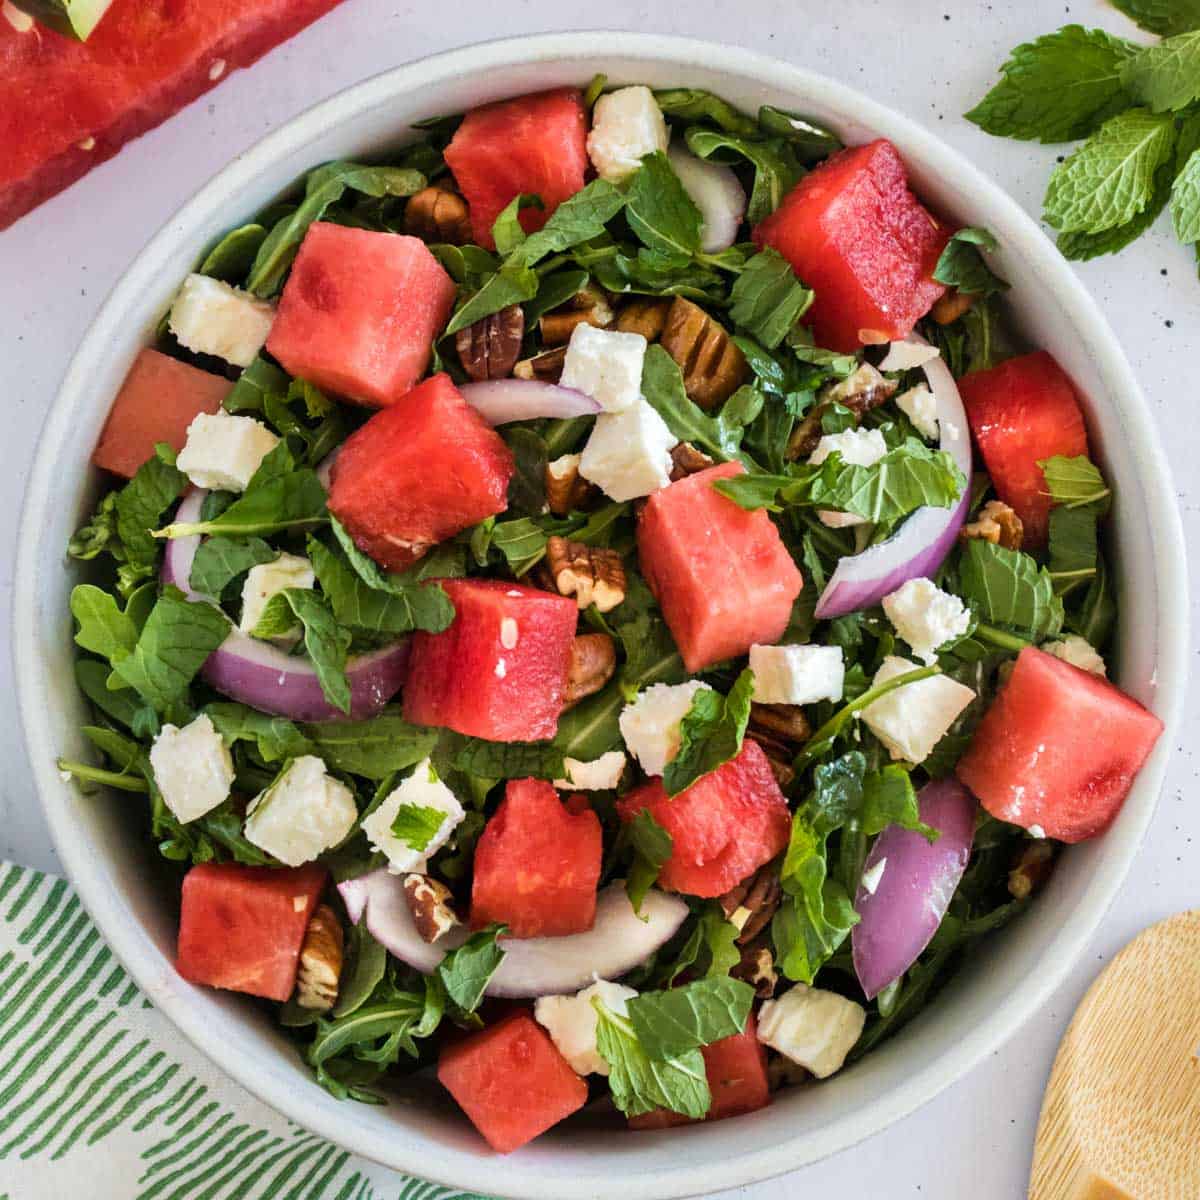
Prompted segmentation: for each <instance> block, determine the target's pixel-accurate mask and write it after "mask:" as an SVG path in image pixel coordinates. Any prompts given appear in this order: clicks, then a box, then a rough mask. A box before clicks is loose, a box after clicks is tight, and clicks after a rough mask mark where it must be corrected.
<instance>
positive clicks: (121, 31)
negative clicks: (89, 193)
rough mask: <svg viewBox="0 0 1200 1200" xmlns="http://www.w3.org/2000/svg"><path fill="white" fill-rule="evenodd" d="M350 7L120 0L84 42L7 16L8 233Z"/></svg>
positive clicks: (3, 183) (2, 186)
mask: <svg viewBox="0 0 1200 1200" xmlns="http://www.w3.org/2000/svg"><path fill="white" fill-rule="evenodd" d="M337 3H338V0H204V3H192V2H187V3H183V2H181V0H113V4H112V7H111V8H110V9H109V10H108V12H107V13H105V15H104V18H103V20H101V22H100V24H99V25H98V26H97V27H96V29H95V32H94V33H93V34H92V35H91V37H89V38H88V40H87V41H86V42H84V43H81V42H76V41H73V40H72V39H70V38H65V37H61V36H60V35H59V34H57V33H53V32H52V31H50V30H48V29H46V28H44V27H42V26H40V25H38V26H34V28H33V29H31V30H30V31H29V32H28V33H18V32H17V31H16V30H15V29H14V28H13V27H12V25H10V24H9V22H8V21H4V20H0V146H3V147H4V153H3V154H0V229H4V228H5V227H6V226H8V225H11V224H12V223H13V221H15V220H16V219H17V218H18V217H20V216H23V215H24V214H25V213H27V212H29V210H30V209H32V208H35V207H36V206H37V205H39V204H41V202H42V201H43V200H46V199H47V198H48V197H50V196H53V195H54V193H55V192H58V191H61V190H62V189H63V188H65V187H67V186H68V185H69V184H72V183H74V182H75V180H76V179H78V178H79V177H80V176H81V175H84V174H86V173H87V172H88V171H90V170H91V169H92V167H94V166H96V164H97V163H102V162H103V161H104V160H105V159H106V158H111V157H112V156H113V155H114V154H116V152H117V151H118V150H119V149H120V148H121V147H122V146H123V145H124V144H125V143H126V142H128V141H130V140H131V139H133V138H135V137H137V136H138V135H139V134H142V133H145V132H146V130H148V129H153V128H154V126H155V125H157V124H158V123H159V122H160V121H164V120H166V118H167V117H169V116H171V115H172V114H173V113H175V112H177V111H178V110H179V109H181V108H183V106H184V105H185V104H189V103H190V102H191V101H192V100H194V99H195V98H196V97H197V96H199V95H201V94H203V93H204V92H206V91H208V89H209V88H211V87H214V86H215V85H216V84H217V83H218V82H219V81H220V80H222V79H224V78H226V77H227V76H228V75H229V73H230V72H231V71H233V70H235V69H236V68H238V67H248V66H249V65H250V64H251V63H252V62H254V60H255V59H257V58H259V57H260V56H261V55H263V54H265V53H266V52H267V51H268V50H270V49H271V48H272V47H273V46H276V45H278V44H279V43H280V42H282V41H286V40H287V39H288V38H290V37H291V36H292V35H293V34H295V33H298V32H299V31H300V30H301V29H303V28H304V26H305V25H308V24H309V23H310V22H312V21H315V20H316V19H317V18H318V17H320V16H322V15H323V14H324V13H326V12H328V11H329V10H330V9H331V8H333V7H334V6H335V5H336V4H337Z"/></svg>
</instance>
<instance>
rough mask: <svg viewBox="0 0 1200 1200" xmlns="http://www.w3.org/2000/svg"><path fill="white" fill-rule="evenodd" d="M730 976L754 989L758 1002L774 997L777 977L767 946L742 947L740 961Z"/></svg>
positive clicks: (758, 944)
mask: <svg viewBox="0 0 1200 1200" xmlns="http://www.w3.org/2000/svg"><path fill="white" fill-rule="evenodd" d="M730 974H731V975H732V976H733V977H734V979H740V980H742V982H743V983H748V984H750V986H751V987H753V988H754V994H755V996H757V997H758V998H759V999H760V1000H770V998H771V997H772V996H773V995H775V985H776V984H777V983H778V982H779V975H778V973H777V972H776V970H775V958H774V956H773V955H772V954H771V948H770V947H769V946H766V945H763V944H761V943H756V944H755V945H753V946H745V947H743V949H742V961H741V962H740V963H738V965H737V966H736V967H734V968H733V970H732V971H731V972H730Z"/></svg>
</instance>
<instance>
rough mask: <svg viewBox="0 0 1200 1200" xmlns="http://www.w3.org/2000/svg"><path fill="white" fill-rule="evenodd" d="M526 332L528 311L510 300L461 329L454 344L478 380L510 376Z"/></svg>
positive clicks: (464, 364) (467, 370) (465, 369)
mask: <svg viewBox="0 0 1200 1200" xmlns="http://www.w3.org/2000/svg"><path fill="white" fill-rule="evenodd" d="M524 336H525V313H524V311H523V310H522V308H521V306H520V305H519V304H510V305H509V306H508V307H507V308H502V309H501V310H500V311H499V312H494V313H492V314H491V315H490V316H486V317H480V318H479V320H478V321H476V322H475V323H474V324H473V325H468V326H467V327H466V329H460V330H459V331H458V332H457V333H456V334H455V335H454V348H455V349H456V350H457V351H458V358H459V361H460V362H461V363H462V365H463V370H464V371H466V373H467V374H468V375H470V377H471V378H472V379H474V380H475V382H476V383H482V382H483V381H484V380H485V379H506V378H507V377H508V376H509V374H510V373H511V372H512V369H513V367H514V366H515V365H516V361H517V359H518V358H519V357H520V356H521V339H522V338H523V337H524Z"/></svg>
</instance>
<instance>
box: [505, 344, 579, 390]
mask: <svg viewBox="0 0 1200 1200" xmlns="http://www.w3.org/2000/svg"><path fill="white" fill-rule="evenodd" d="M566 359H567V348H566V346H559V347H558V349H556V350H547V351H546V352H545V353H544V354H536V355H534V357H533V358H523V359H521V361H520V362H519V363H517V365H516V366H515V367H513V372H512V373H513V374H514V375H515V376H516V377H517V378H518V379H540V380H541V381H542V382H543V383H557V382H558V381H559V379H561V378H562V372H563V363H564V362H566Z"/></svg>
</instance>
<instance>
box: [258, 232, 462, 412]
mask: <svg viewBox="0 0 1200 1200" xmlns="http://www.w3.org/2000/svg"><path fill="white" fill-rule="evenodd" d="M454 296H455V288H454V280H452V279H451V278H450V276H449V275H447V274H446V272H445V271H444V270H442V267H441V264H440V263H439V262H438V260H437V259H436V258H434V257H433V255H432V254H430V253H429V248H428V247H427V246H426V245H425V243H424V242H423V241H421V239H420V238H415V237H407V236H406V235H404V234H399V233H375V232H373V231H371V230H369V229H349V228H347V227H346V226H344V225H330V224H328V223H327V222H325V221H318V222H316V223H315V224H314V225H312V226H310V227H309V230H308V233H307V234H305V237H304V241H303V242H302V243H301V245H300V253H299V254H298V255H297V256H296V261H295V263H294V264H293V265H292V273H291V274H290V275H289V276H288V281H287V284H286V286H285V287H284V289H283V295H282V296H281V297H280V300H279V312H278V315H277V316H276V318H275V323H274V324H273V325H272V326H271V335H270V337H268V338H267V349H268V350H269V351H270V352H271V353H272V354H273V355H274V356H275V357H276V358H277V359H279V361H280V362H281V363H282V364H283V365H284V366H285V367H286V368H287V370H288V371H289V372H290V373H291V374H292V375H296V376H298V377H299V378H301V379H307V380H308V382H309V383H315V384H316V385H317V387H319V388H324V389H325V390H326V391H329V392H334V393H335V394H336V395H338V396H343V397H345V398H346V399H347V400H353V401H355V402H357V403H358V404H365V405H367V406H369V407H371V408H383V407H385V406H387V405H389V404H394V403H395V402H396V401H397V400H399V399H400V397H401V396H403V395H404V394H405V392H407V391H408V390H409V389H410V388H411V387H412V386H413V384H414V383H416V382H417V380H418V379H420V378H421V376H422V375H424V374H425V368H426V367H428V366H429V358H430V355H431V354H432V352H433V343H434V342H435V341H436V340H437V337H438V334H440V333H441V331H442V329H443V328H444V327H445V325H446V322H447V320H448V319H449V317H450V309H451V308H452V307H453V306H454Z"/></svg>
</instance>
